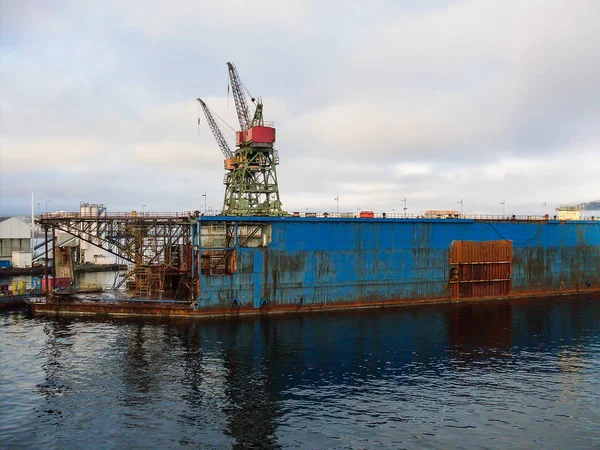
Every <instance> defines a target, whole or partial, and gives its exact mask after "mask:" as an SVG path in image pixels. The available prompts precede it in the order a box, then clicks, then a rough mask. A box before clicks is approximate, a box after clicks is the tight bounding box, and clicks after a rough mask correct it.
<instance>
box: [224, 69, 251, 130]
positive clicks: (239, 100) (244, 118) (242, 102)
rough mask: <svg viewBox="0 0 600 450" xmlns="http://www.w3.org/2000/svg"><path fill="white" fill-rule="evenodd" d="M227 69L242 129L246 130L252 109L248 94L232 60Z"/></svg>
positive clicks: (248, 126)
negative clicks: (249, 106)
mask: <svg viewBox="0 0 600 450" xmlns="http://www.w3.org/2000/svg"><path fill="white" fill-rule="evenodd" d="M227 69H228V70H229V80H230V83H231V90H232V92H233V100H234V102H235V110H236V111H237V116H238V120H239V122H240V129H241V130H242V131H246V130H247V129H248V128H250V124H251V122H250V109H249V108H248V102H247V101H246V94H245V93H244V88H243V86H244V84H243V83H242V80H241V79H240V76H239V75H238V73H237V69H236V68H235V65H234V64H233V63H231V62H228V63H227ZM253 100H254V99H253Z"/></svg>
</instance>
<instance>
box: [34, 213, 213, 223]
mask: <svg viewBox="0 0 600 450" xmlns="http://www.w3.org/2000/svg"><path fill="white" fill-rule="evenodd" d="M196 213H198V215H200V214H201V213H200V211H185V212H150V211H144V212H140V211H130V212H103V213H102V214H96V213H79V212H67V211H58V212H54V213H47V214H40V217H39V219H40V220H52V219H90V220H100V221H101V220H107V219H136V218H145V219H146V218H149V219H177V218H188V217H194V216H196ZM216 213H217V211H215V214H216Z"/></svg>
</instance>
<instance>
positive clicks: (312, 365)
mask: <svg viewBox="0 0 600 450" xmlns="http://www.w3.org/2000/svg"><path fill="white" fill-rule="evenodd" d="M0 343H1V345H0V447H2V448H19V447H23V448H25V447H26V448H86V447H87V448H89V447H93V448H125V447H127V448H150V447H152V448H178V447H186V446H189V447H191V448H197V447H201V448H231V447H239V448H247V447H255V448H259V447H260V448H264V447H283V448H394V449H395V448H469V449H470V448H582V449H583V448H586V449H587V448H600V401H598V399H599V398H600V300H598V299H596V300H592V299H586V298H579V299H544V300H534V301H519V302H512V303H509V302H505V303H489V304H463V305H437V306H422V307H410V308H409V307H406V308H399V309H393V310H392V309H390V310H386V311H362V312H346V313H339V314H337V313H333V314H313V315H294V316H287V317H280V318H271V319H268V320H265V319H259V318H257V319H244V320H230V321H183V320H158V319H155V320H133V319H118V320H117V319H115V320H108V319H107V320H87V319H58V320H56V319H46V318H28V317H27V316H26V315H24V314H23V313H4V314H2V315H0Z"/></svg>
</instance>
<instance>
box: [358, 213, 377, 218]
mask: <svg viewBox="0 0 600 450" xmlns="http://www.w3.org/2000/svg"><path fill="white" fill-rule="evenodd" d="M374 217H375V213H374V212H373V211H361V212H360V218H361V219H373V218H374Z"/></svg>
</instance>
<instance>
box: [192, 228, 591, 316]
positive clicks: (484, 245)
mask: <svg viewBox="0 0 600 450" xmlns="http://www.w3.org/2000/svg"><path fill="white" fill-rule="evenodd" d="M195 231H196V232H195V242H196V243H197V244H198V246H197V255H198V258H197V259H196V260H200V261H202V262H201V264H199V263H197V266H201V267H196V268H195V269H194V270H197V271H198V272H200V276H199V279H200V285H199V295H198V299H197V302H196V303H195V305H194V309H195V310H196V311H198V312H202V311H205V312H209V311H215V312H216V311H223V312H230V311H236V310H237V311H245V312H252V311H260V310H269V311H278V310H281V311H284V310H298V309H313V308H327V307H332V306H335V307H340V308H344V307H348V308H351V307H363V306H379V305H381V304H387V303H405V302H426V301H443V300H452V299H456V300H460V299H468V298H480V297H505V296H506V297H510V296H521V297H522V296H527V295H536V294H557V293H567V292H581V291H587V292H593V291H597V290H600V222H599V221H589V220H586V221H553V220H550V221H548V220H545V221H515V220H513V221H509V220H504V221H500V220H489V221H486V220H468V219H338V218H295V217H278V218H268V217H267V218H256V217H252V218H250V217H239V218H238V217H236V218H232V217H210V218H201V219H200V221H199V223H198V226H197V228H196V230H195ZM199 236H201V239H199ZM479 259H483V260H482V261H479Z"/></svg>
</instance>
